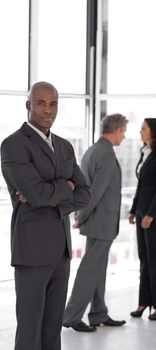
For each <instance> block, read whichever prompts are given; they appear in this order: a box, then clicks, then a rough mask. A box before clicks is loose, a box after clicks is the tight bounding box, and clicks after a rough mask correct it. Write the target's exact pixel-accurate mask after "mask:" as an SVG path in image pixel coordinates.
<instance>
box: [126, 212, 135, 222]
mask: <svg viewBox="0 0 156 350" xmlns="http://www.w3.org/2000/svg"><path fill="white" fill-rule="evenodd" d="M128 220H129V223H130V224H135V214H130V215H129V218H128Z"/></svg>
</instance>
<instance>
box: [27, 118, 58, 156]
mask: <svg viewBox="0 0 156 350" xmlns="http://www.w3.org/2000/svg"><path fill="white" fill-rule="evenodd" d="M27 124H28V125H29V126H30V127H31V128H32V129H34V130H35V131H36V132H37V133H38V134H39V135H40V136H41V137H42V139H43V140H44V141H45V142H47V144H48V146H49V147H50V148H51V150H52V151H53V152H54V146H53V141H52V135H51V132H50V130H49V135H48V136H46V135H45V134H44V133H43V132H42V131H41V130H39V129H37V128H36V127H35V126H34V125H32V124H31V123H29V122H27Z"/></svg>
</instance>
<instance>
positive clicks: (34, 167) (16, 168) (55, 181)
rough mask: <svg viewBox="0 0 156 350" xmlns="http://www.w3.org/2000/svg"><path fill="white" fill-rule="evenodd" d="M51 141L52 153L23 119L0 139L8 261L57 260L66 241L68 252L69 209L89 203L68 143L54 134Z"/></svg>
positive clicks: (17, 263)
mask: <svg viewBox="0 0 156 350" xmlns="http://www.w3.org/2000/svg"><path fill="white" fill-rule="evenodd" d="M53 143H54V148H55V153H53V152H52V151H51V149H50V147H49V146H48V145H47V143H46V142H45V141H44V140H43V139H42V138H41V137H40V135H38V133H36V132H35V131H34V130H33V129H32V128H31V127H29V126H28V125H27V123H24V124H23V125H22V127H21V128H20V129H19V130H18V131H16V132H15V133H13V134H12V135H10V136H9V137H7V138H6V139H5V140H4V141H3V142H2V145H1V158H2V173H3V176H4V178H5V180H6V183H7V186H8V190H9V192H10V196H11V200H12V205H13V215H12V221H11V250H12V259H11V264H12V265H19V264H20V265H31V266H39V265H47V264H57V262H58V261H59V259H60V256H61V255H62V253H63V251H64V249H65V246H66V245H67V246H68V250H69V255H70V256H71V239H70V224H69V217H68V214H69V213H71V212H72V211H75V210H77V209H80V208H82V207H83V206H85V205H86V204H87V203H88V201H89V189H88V186H87V184H86V180H85V177H84V175H83V174H82V172H81V170H80V169H79V167H78V165H77V163H76V160H75V156H74V151H73V148H72V146H71V144H70V143H69V142H68V141H66V140H64V139H63V138H61V137H59V136H57V135H54V134H53ZM67 179H70V180H72V181H73V182H74V183H75V190H74V192H72V190H71V189H70V187H69V186H68V185H67V182H66V180H67ZM17 190H18V191H19V192H20V193H21V194H22V195H24V196H25V197H26V198H27V200H28V202H27V203H26V204H22V203H20V202H19V200H18V197H17V195H16V191H17ZM55 205H57V207H54V206H55Z"/></svg>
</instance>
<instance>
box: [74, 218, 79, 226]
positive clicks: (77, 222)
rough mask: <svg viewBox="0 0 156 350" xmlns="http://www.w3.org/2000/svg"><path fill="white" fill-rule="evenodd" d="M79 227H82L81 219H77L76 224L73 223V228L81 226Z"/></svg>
mask: <svg viewBox="0 0 156 350" xmlns="http://www.w3.org/2000/svg"><path fill="white" fill-rule="evenodd" d="M79 227H80V224H79V220H78V219H76V220H75V223H74V225H73V228H79Z"/></svg>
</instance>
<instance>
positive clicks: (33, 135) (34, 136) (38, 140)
mask: <svg viewBox="0 0 156 350" xmlns="http://www.w3.org/2000/svg"><path fill="white" fill-rule="evenodd" d="M21 130H22V132H23V133H24V134H25V135H26V136H27V137H29V138H30V139H31V141H32V142H34V143H35V144H37V145H38V146H39V147H40V148H42V150H43V151H44V152H45V153H46V154H47V155H48V156H49V157H50V158H51V160H52V161H53V163H54V164H55V153H54V152H53V151H52V150H51V149H50V147H49V146H48V144H47V143H46V142H45V141H44V140H43V139H42V137H41V136H40V135H39V134H38V133H37V132H36V131H35V130H33V129H32V128H31V127H30V126H29V125H27V123H24V124H23V125H22V127H21Z"/></svg>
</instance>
